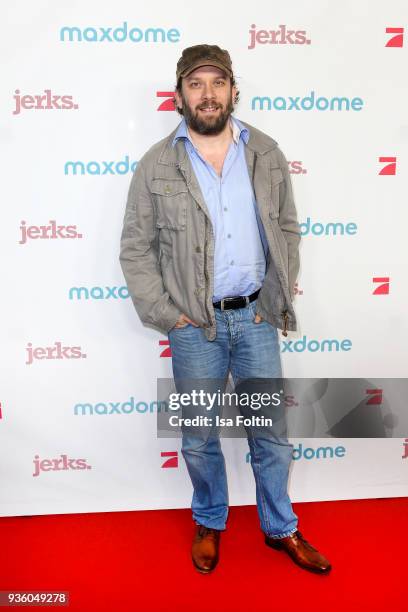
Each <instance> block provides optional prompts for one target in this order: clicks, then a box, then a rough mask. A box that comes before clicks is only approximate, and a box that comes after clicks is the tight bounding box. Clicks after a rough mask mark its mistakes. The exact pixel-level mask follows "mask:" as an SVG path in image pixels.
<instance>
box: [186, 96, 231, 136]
mask: <svg viewBox="0 0 408 612" xmlns="http://www.w3.org/2000/svg"><path fill="white" fill-rule="evenodd" d="M181 99H182V103H183V106H182V109H183V116H184V118H185V120H186V123H187V125H188V127H191V129H192V130H194V131H195V132H197V133H198V134H203V135H214V136H215V135H216V134H220V133H221V132H222V131H223V129H224V128H225V126H226V123H227V121H228V119H229V117H230V115H231V113H232V112H233V111H234V106H233V104H232V96H231V95H230V98H229V100H228V102H227V105H226V106H225V107H224V106H223V105H222V104H220V103H218V102H203V103H202V104H200V105H199V106H197V107H196V111H194V110H193V109H192V108H191V107H190V106H189V105H188V103H187V101H186V99H185V97H184V94H183V93H182V94H181ZM213 106H215V108H216V109H220V110H217V111H216V112H215V113H214V114H208V115H203V113H200V110H199V109H201V108H209V107H213Z"/></svg>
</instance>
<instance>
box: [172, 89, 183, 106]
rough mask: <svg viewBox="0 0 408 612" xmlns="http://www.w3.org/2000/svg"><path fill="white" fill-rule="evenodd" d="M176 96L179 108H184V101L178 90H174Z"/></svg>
mask: <svg viewBox="0 0 408 612" xmlns="http://www.w3.org/2000/svg"><path fill="white" fill-rule="evenodd" d="M174 98H175V100H176V106H177V107H178V108H180V109H181V108H183V103H182V100H181V96H180V94H179V92H178V91H175V92H174Z"/></svg>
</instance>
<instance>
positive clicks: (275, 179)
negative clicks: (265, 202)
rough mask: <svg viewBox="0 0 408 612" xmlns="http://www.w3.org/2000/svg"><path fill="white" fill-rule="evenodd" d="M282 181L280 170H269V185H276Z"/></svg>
mask: <svg viewBox="0 0 408 612" xmlns="http://www.w3.org/2000/svg"><path fill="white" fill-rule="evenodd" d="M282 181H283V174H282V170H281V169H280V168H271V185H272V186H273V185H277V184H278V183H281V182H282Z"/></svg>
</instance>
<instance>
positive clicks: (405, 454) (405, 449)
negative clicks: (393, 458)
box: [402, 438, 408, 459]
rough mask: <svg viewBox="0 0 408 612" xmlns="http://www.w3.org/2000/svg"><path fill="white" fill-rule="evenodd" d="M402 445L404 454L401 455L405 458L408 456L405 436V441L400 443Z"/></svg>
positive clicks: (407, 439) (407, 440) (407, 441)
mask: <svg viewBox="0 0 408 612" xmlns="http://www.w3.org/2000/svg"><path fill="white" fill-rule="evenodd" d="M402 446H403V447H404V454H403V455H402V458H403V459H406V458H407V457H408V438H405V442H403V443H402Z"/></svg>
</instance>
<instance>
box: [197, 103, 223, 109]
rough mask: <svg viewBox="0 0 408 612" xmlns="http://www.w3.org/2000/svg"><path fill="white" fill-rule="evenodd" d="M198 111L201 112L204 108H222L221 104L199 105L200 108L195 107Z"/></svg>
mask: <svg viewBox="0 0 408 612" xmlns="http://www.w3.org/2000/svg"><path fill="white" fill-rule="evenodd" d="M197 108H198V109H200V110H202V109H204V108H222V104H215V103H213V104H211V103H209V104H201V105H200V106H198V107H197Z"/></svg>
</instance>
